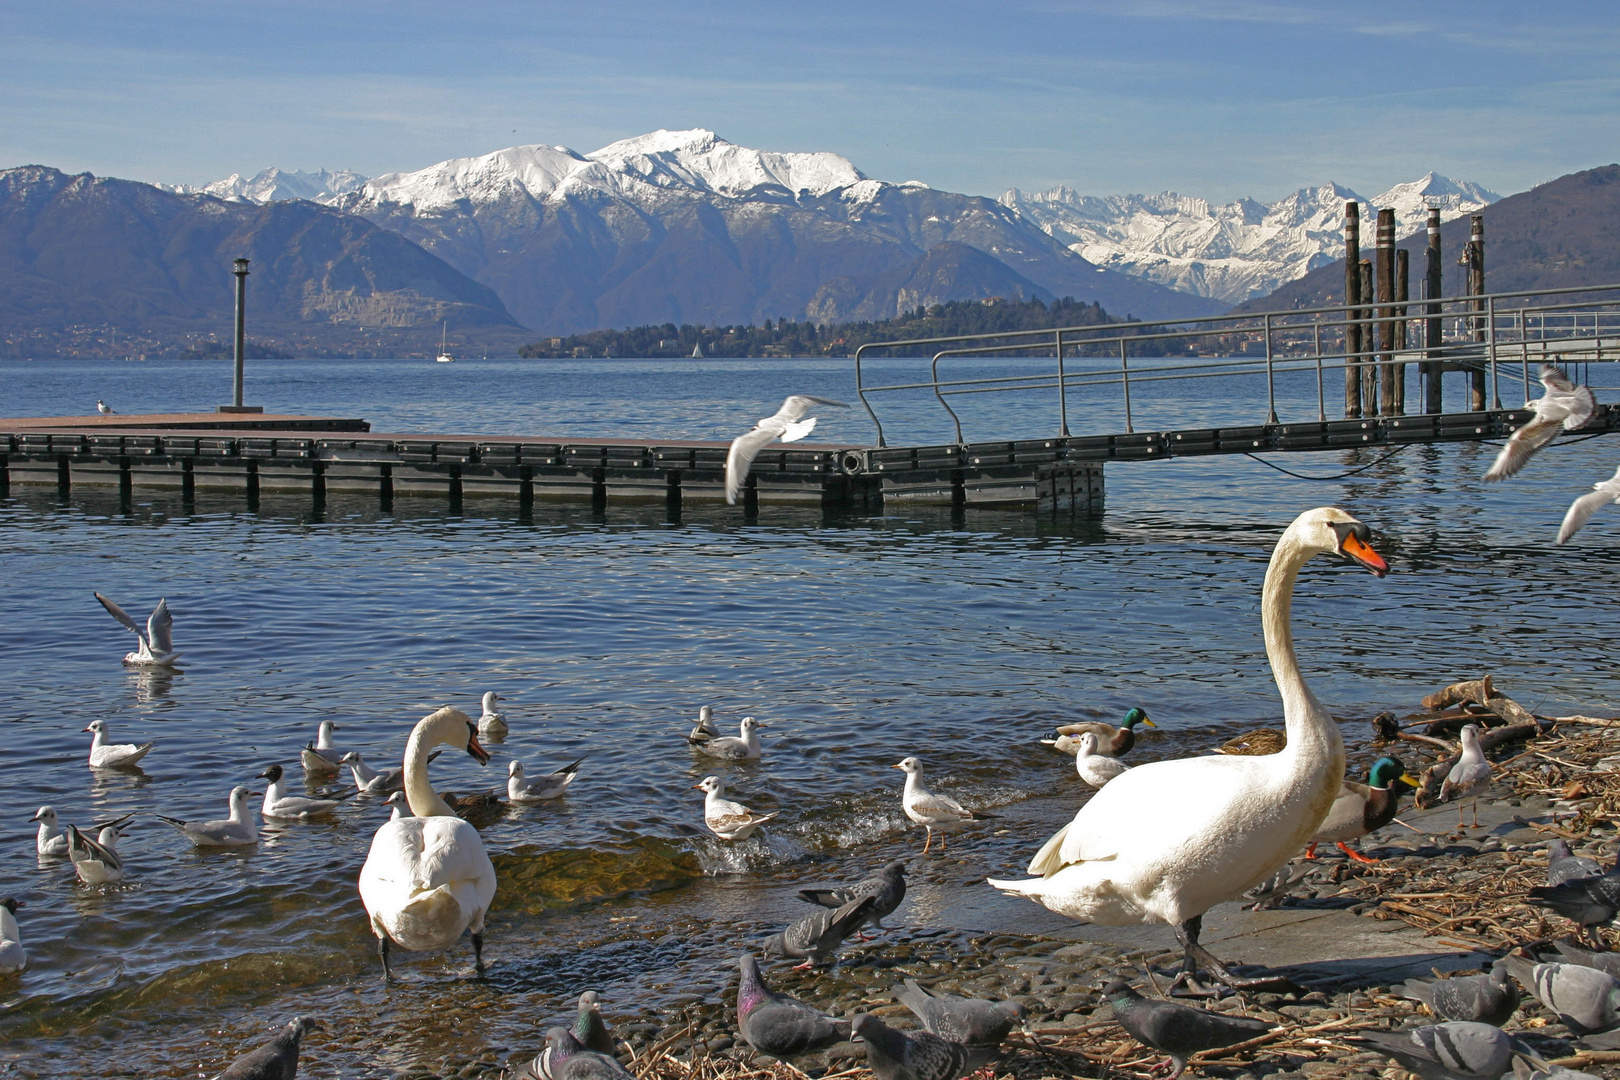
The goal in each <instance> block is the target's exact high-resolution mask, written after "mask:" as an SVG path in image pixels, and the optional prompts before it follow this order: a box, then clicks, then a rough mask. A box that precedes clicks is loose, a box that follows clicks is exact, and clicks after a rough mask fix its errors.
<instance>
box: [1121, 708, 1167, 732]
mask: <svg viewBox="0 0 1620 1080" xmlns="http://www.w3.org/2000/svg"><path fill="white" fill-rule="evenodd" d="M1137 724H1146V725H1147V726H1148V727H1158V726H1159V725H1158V724H1155V723H1154V722H1153V721H1152V720H1149V719H1148V714H1147V713H1146V712H1144V711H1143V710H1141V709H1132V710H1131V711H1130V712H1128V713H1126V714H1125V719H1124V720H1123V721H1121V722H1120V726H1121V727H1128V728H1132V727H1135V726H1136V725H1137Z"/></svg>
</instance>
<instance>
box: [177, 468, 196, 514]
mask: <svg viewBox="0 0 1620 1080" xmlns="http://www.w3.org/2000/svg"><path fill="white" fill-rule="evenodd" d="M196 501H197V472H196V466H195V463H194V462H193V461H192V460H191V459H190V458H182V459H181V460H180V502H181V503H182V504H184V505H186V506H190V505H192V504H193V503H195V502H196Z"/></svg>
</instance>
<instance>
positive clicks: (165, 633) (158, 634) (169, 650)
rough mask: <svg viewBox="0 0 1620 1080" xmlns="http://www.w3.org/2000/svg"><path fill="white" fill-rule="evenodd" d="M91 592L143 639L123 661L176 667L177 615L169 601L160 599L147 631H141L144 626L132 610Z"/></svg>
mask: <svg viewBox="0 0 1620 1080" xmlns="http://www.w3.org/2000/svg"><path fill="white" fill-rule="evenodd" d="M90 595H92V596H94V597H95V598H96V599H97V600H99V601H101V606H102V607H104V608H106V609H107V614H109V615H111V616H112V617H113V618H115V619H117V620H118V621H119V622H121V623H123V624H124V628H125V629H127V630H128V631H129V632H130V633H132V634H134V635H135V638H136V640H137V641H139V642H140V648H138V649H136V650H135V651H134V652H132V653H127V654H125V656H124V663H126V664H131V665H138V666H141V667H173V666H174V664H175V661H176V660H179V659H180V654H179V653H177V652H175V651H174V616H172V615H170V614H169V601H168V600H166V599H164V600H159V601H158V606H157V607H155V608H153V609H152V614H151V615H150V616H148V617H147V620H146V632H145V633H144V634H143V633H142V632H141V626H140V624H139V623H137V622H136V621H135V620H134V619H132V618H130V617H129V613H128V612H127V611H125V610H124V609H123V608H121V607H119V606H118V605H117V604H115V603H113V602H112V601H111V600H109V599H107V598H106V597H105V596H102V595H101V594H100V593H98V592H93V593H91V594H90Z"/></svg>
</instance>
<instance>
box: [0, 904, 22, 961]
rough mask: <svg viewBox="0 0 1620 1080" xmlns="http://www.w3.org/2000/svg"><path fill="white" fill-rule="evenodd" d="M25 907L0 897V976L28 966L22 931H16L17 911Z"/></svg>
mask: <svg viewBox="0 0 1620 1080" xmlns="http://www.w3.org/2000/svg"><path fill="white" fill-rule="evenodd" d="M26 906H27V905H26V904H24V903H23V902H22V901H21V900H18V899H15V898H14V897H10V896H6V897H0V975H10V974H12V973H13V972H17V971H21V970H22V969H23V968H25V967H27V966H28V954H27V953H25V952H23V947H22V931H20V930H18V929H17V909H18V908H20V907H26Z"/></svg>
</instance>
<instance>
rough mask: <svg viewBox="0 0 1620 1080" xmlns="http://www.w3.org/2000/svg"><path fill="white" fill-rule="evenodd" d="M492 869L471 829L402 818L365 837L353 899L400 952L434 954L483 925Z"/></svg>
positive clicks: (450, 821)
mask: <svg viewBox="0 0 1620 1080" xmlns="http://www.w3.org/2000/svg"><path fill="white" fill-rule="evenodd" d="M494 897H495V867H494V866H493V865H492V864H491V863H490V861H489V855H488V854H486V853H485V851H484V842H483V840H482V839H481V838H480V837H479V835H478V830H477V829H475V828H473V827H472V826H471V825H469V824H467V823H466V822H465V821H462V820H461V819H460V818H458V817H427V818H418V817H402V818H399V819H398V820H396V821H389V822H387V823H386V824H384V825H383V827H382V828H380V829H378V830H377V832H376V834H375V835H374V836H373V837H372V838H371V852H370V854H368V855H367V856H366V864H365V866H363V867H361V869H360V899H361V900H362V901H364V903H365V905H366V911H367V912H369V913H370V914H371V919H372V923H373V925H375V926H380V927H381V928H382V929H384V930H386V931H387V933H388V935H389V936H390V937H392V938H393V939H394V940H395V941H396V942H398V943H399V944H400V945H401V946H403V947H405V948H407V949H417V950H423V949H440V948H444V947H446V946H447V945H450V944H451V943H453V942H454V941H455V940H456V939H457V938H459V937H460V936H461V933H462V931H463V930H465V929H467V928H468V926H469V925H470V926H471V927H472V928H473V929H474V930H477V929H479V928H481V927H482V925H483V917H484V912H485V911H486V910H487V909H488V908H489V903H490V901H491V900H493V899H494Z"/></svg>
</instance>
